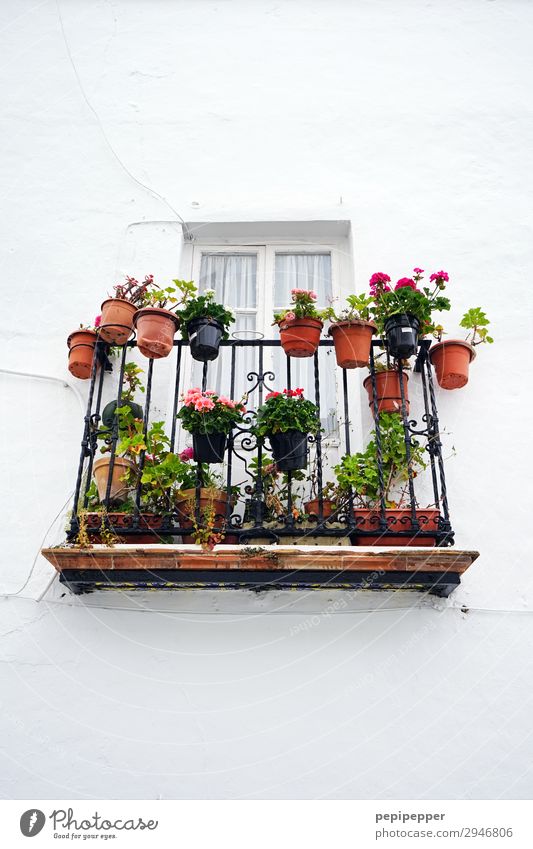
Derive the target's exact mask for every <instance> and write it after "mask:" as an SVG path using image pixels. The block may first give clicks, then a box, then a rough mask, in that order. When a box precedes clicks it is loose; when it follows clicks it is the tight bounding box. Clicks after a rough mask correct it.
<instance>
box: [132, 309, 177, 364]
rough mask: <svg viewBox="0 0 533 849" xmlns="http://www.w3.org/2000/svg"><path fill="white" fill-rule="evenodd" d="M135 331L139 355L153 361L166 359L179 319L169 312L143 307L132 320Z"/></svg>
mask: <svg viewBox="0 0 533 849" xmlns="http://www.w3.org/2000/svg"><path fill="white" fill-rule="evenodd" d="M133 323H134V325H135V329H136V330H137V347H138V349H139V351H140V352H141V354H144V356H145V357H148V358H149V359H154V360H160V359H162V358H163V357H168V355H169V354H170V352H171V351H172V347H173V343H174V335H175V333H176V330H177V329H178V327H179V319H178V318H177V316H176V315H174V313H173V312H170V310H162V309H160V308H159V307H144V308H143V309H142V310H137V312H136V313H135V317H134V319H133Z"/></svg>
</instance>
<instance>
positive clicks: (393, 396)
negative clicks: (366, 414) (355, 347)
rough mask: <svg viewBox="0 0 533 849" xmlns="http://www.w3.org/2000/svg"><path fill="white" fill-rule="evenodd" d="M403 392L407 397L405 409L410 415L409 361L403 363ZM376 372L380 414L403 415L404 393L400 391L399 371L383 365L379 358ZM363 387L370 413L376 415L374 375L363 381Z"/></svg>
mask: <svg viewBox="0 0 533 849" xmlns="http://www.w3.org/2000/svg"><path fill="white" fill-rule="evenodd" d="M403 367H404V371H403V381H404V383H403V392H404V397H405V409H406V412H407V414H409V382H408V381H409V375H408V374H407V373H406V371H405V369H406V368H407V367H408V363H407V361H405V362H403ZM374 372H375V378H376V398H377V406H378V414H381V413H401V411H402V391H401V389H400V377H399V374H398V370H397V369H395V368H391V367H390V366H389V365H386V364H385V363H382V362H381V361H380V360H379V359H378V358H376V359H375V360H374ZM363 386H364V387H365V389H366V391H367V393H368V406H369V407H370V412H371V413H372V415H374V388H373V385H372V375H370V374H369V375H368V377H365V379H364V380H363Z"/></svg>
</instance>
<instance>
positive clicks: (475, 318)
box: [460, 307, 494, 345]
mask: <svg viewBox="0 0 533 849" xmlns="http://www.w3.org/2000/svg"><path fill="white" fill-rule="evenodd" d="M460 324H461V327H464V328H465V329H466V330H469V331H470V333H469V334H468V336H467V337H466V341H467V342H470V344H471V345H481V343H482V342H488V343H489V344H492V343H493V342H494V339H493V338H492V336H489V334H488V330H487V326H488V325H489V324H490V321H489V320H488V318H487V316H486V315H485V313H484V312H483V310H482V309H481V308H480V307H472V308H471V309H469V310H467V312H465V314H464V316H463V317H462V319H461V321H460Z"/></svg>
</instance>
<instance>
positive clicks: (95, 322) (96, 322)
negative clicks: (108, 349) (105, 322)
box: [94, 315, 102, 327]
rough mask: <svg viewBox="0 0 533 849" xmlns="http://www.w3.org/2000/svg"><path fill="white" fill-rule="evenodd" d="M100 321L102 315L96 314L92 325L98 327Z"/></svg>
mask: <svg viewBox="0 0 533 849" xmlns="http://www.w3.org/2000/svg"><path fill="white" fill-rule="evenodd" d="M101 321H102V316H101V315H97V316H96V318H95V320H94V326H95V327H100V322H101Z"/></svg>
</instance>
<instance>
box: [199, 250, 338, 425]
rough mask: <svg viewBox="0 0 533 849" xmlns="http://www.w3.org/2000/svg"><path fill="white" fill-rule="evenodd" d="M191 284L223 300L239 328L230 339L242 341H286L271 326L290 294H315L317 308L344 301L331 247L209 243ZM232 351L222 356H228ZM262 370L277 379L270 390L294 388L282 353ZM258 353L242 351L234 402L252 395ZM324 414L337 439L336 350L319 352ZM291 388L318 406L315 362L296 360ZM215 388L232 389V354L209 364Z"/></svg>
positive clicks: (267, 357) (268, 355) (270, 355)
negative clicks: (307, 291) (339, 299)
mask: <svg viewBox="0 0 533 849" xmlns="http://www.w3.org/2000/svg"><path fill="white" fill-rule="evenodd" d="M189 267H190V270H191V279H193V280H195V281H196V282H197V284H198V286H199V289H200V291H204V290H205V289H208V288H209V289H214V290H215V293H216V298H217V300H219V301H220V302H221V303H223V304H224V305H225V306H227V307H229V308H230V309H231V310H233V312H234V314H235V324H234V325H232V327H231V328H230V335H231V337H232V338H235V339H254V338H255V339H260V338H264V339H279V331H278V329H277V327H276V326H272V321H273V313H274V311H275V310H277V309H282V308H284V307H288V306H289V304H290V297H291V296H290V293H291V289H295V288H300V289H311V290H313V291H314V292H316V294H317V307H318V308H320V307H325V306H328V304H329V303H330V302H331V301H332V299H333V298H335V297H337V296H338V295H339V281H338V268H337V254H336V252H335V250H334V249H333V248H332V246H331V245H322V244H312V245H305V247H302V246H301V245H287V244H263V245H246V246H240V245H233V246H228V245H224V246H220V245H205V244H200V245H198V244H194V245H193V246H191V264H190V266H189ZM224 353H225V352H222V354H224ZM263 357H264V362H263V371H265V372H266V371H270V372H273V373H274V374H275V378H274V379H273V380H272V379H270V378H268V379H267V380H266V383H267V384H268V386H269V388H273V389H274V388H275V389H278V390H280V389H284V388H285V386H286V385H287V361H286V357H285V355H284V353H283V351H282V349H281V348H279V347H266V348H264V350H263ZM257 359H258V358H257V348H238V349H237V351H236V369H235V388H234V394H235V396H240V395H241V394H242V393H244V392H246V391H247V390H248V389H249V388H250V387H251V386H252V385H253V381H250V380H248V375H249V374H251V373H252V372H257V368H258V362H257ZM319 363H320V408H321V419H322V423H323V426H324V428H325V431H326V436H331V437H333V438H336V435H337V427H338V415H337V389H336V380H337V370H336V368H335V366H334V354H333V351H330V350H329V349H326V348H322V349H320V351H319ZM290 368H291V385H292V387H293V388H294V387H296V386H302V387H303V388H304V390H305V395H306V397H307V398H309V399H310V400H312V401H315V379H314V359H313V358H304V359H296V358H291V361H290ZM201 373H202V367H201V365H200V364H195V365H194V367H193V373H192V375H191V380H192V381H193V384H194V385H199V384H200V382H201ZM208 383H209V388H211V389H215V390H217V391H220V392H224V393H229V391H230V388H231V387H230V364H229V358H228V356H227V355H226V356H224V355H221V356H219V358H218V359H217V360H216V361H214V362H213V363H211V364H210V365H209V379H208Z"/></svg>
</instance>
